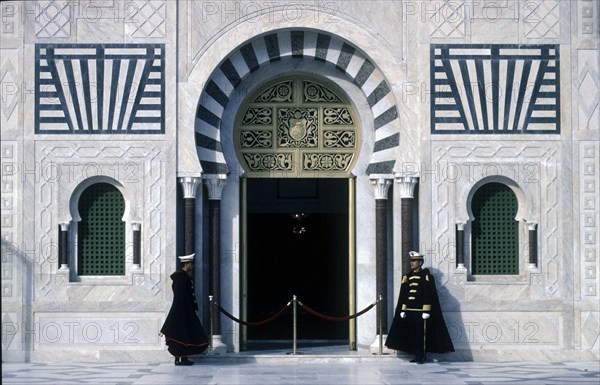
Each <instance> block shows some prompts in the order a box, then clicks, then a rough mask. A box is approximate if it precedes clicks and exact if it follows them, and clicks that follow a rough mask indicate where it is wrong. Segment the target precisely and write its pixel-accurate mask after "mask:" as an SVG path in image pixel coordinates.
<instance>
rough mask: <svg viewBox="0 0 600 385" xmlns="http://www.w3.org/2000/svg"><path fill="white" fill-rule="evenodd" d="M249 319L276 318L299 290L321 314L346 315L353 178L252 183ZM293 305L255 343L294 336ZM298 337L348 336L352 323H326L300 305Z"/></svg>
mask: <svg viewBox="0 0 600 385" xmlns="http://www.w3.org/2000/svg"><path fill="white" fill-rule="evenodd" d="M247 186H248V190H247V191H248V195H247V202H248V206H247V207H248V227H247V228H248V240H247V245H248V253H247V255H248V278H247V279H248V285H247V288H248V320H249V321H261V320H264V319H267V318H269V317H271V316H273V315H274V314H275V313H277V312H278V311H279V310H280V309H282V308H283V307H284V306H285V305H286V304H287V303H288V302H289V301H290V300H291V299H292V296H293V295H296V296H297V298H298V300H299V301H301V302H302V303H304V304H305V305H306V306H309V307H310V308H311V309H314V310H316V311H317V312H320V313H323V314H326V315H329V316H334V317H341V316H346V315H347V314H348V303H349V299H348V180H347V179H249V180H248V184H247ZM292 313H293V312H292V307H291V306H290V307H289V308H288V309H287V311H286V312H285V313H284V315H283V316H281V317H280V318H277V319H276V320H275V321H273V322H270V323H268V324H266V325H263V326H256V327H252V326H250V327H248V329H247V330H248V334H247V335H248V344H249V348H251V344H252V341H255V342H256V343H264V342H266V341H273V342H276V341H285V340H287V341H289V340H291V339H292V335H293V314H292ZM297 339H298V340H305V341H308V340H311V341H315V342H316V341H332V340H338V341H342V340H346V341H347V340H348V321H328V320H323V319H321V318H318V317H315V316H314V315H311V314H309V313H307V312H306V311H304V310H302V309H301V308H300V307H298V309H297Z"/></svg>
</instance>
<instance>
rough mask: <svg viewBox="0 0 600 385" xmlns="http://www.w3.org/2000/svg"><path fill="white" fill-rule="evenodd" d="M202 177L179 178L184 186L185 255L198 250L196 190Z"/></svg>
mask: <svg viewBox="0 0 600 385" xmlns="http://www.w3.org/2000/svg"><path fill="white" fill-rule="evenodd" d="M200 181H201V179H200V178H198V177H193V176H192V177H185V178H179V182H180V183H181V187H183V205H184V211H183V255H190V254H192V253H195V252H196V192H197V191H198V186H199V185H200Z"/></svg>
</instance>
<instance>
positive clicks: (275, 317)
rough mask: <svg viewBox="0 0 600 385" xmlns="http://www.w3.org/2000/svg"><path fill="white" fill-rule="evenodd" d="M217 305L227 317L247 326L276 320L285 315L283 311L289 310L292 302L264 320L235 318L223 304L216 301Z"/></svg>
mask: <svg viewBox="0 0 600 385" xmlns="http://www.w3.org/2000/svg"><path fill="white" fill-rule="evenodd" d="M214 304H215V306H216V307H217V309H219V310H220V311H221V313H223V314H225V315H226V316H227V317H229V318H231V319H232V320H233V321H235V322H237V323H239V324H242V325H245V326H261V325H265V324H268V323H269V322H271V321H274V320H275V319H277V318H279V317H281V316H282V315H283V313H285V311H286V310H287V308H288V307H289V306H290V304H291V302H288V303H287V304H286V305H285V306H284V307H282V308H281V310H279V311H278V312H277V313H275V314H273V315H272V316H271V317H269V318H267V319H264V320H262V321H242V320H240V319H238V318H235V317H234V316H232V315H231V314H229V313H228V312H227V310H225V309H223V308H222V307H221V305H219V304H218V303H216V302H214Z"/></svg>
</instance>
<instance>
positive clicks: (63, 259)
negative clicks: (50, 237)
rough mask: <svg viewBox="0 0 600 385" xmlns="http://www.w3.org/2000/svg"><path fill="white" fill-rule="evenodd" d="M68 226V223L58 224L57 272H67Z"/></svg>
mask: <svg viewBox="0 0 600 385" xmlns="http://www.w3.org/2000/svg"><path fill="white" fill-rule="evenodd" d="M69 225H70V222H60V223H59V224H58V226H59V236H58V265H59V270H69Z"/></svg>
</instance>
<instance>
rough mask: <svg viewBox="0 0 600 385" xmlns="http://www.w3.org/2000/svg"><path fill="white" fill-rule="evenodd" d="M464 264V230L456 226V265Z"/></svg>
mask: <svg viewBox="0 0 600 385" xmlns="http://www.w3.org/2000/svg"><path fill="white" fill-rule="evenodd" d="M464 264H465V230H460V229H459V228H458V225H457V226H456V265H457V266H458V265H464Z"/></svg>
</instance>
